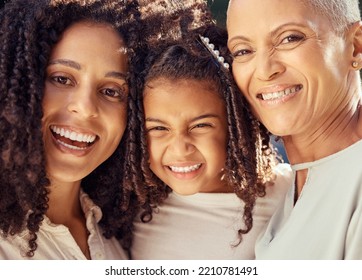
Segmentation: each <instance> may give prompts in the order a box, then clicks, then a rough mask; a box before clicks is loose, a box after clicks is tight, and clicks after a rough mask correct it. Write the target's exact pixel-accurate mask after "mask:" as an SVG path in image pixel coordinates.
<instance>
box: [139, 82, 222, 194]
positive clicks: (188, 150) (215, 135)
mask: <svg viewBox="0 0 362 280" xmlns="http://www.w3.org/2000/svg"><path fill="white" fill-rule="evenodd" d="M148 85H149V86H146V88H145V91H144V103H143V105H144V111H145V120H146V130H147V140H148V148H149V154H150V167H151V170H152V171H153V172H154V173H155V174H156V175H157V176H158V177H159V178H160V179H161V180H162V181H163V182H165V183H166V184H167V185H168V186H170V187H171V188H172V189H173V190H174V191H175V192H177V193H179V194H184V195H188V194H194V193H198V192H223V191H224V189H225V186H224V183H223V181H221V179H220V178H221V176H222V168H223V167H224V165H225V160H226V145H227V120H226V110H225V105H224V102H223V100H222V99H221V98H220V97H219V96H218V95H217V93H216V92H215V91H214V90H212V89H210V85H209V83H207V82H200V81H195V80H178V81H173V80H167V79H156V80H153V81H151V82H150V83H149V84H148Z"/></svg>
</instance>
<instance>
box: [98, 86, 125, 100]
mask: <svg viewBox="0 0 362 280" xmlns="http://www.w3.org/2000/svg"><path fill="white" fill-rule="evenodd" d="M101 93H102V94H103V95H104V96H105V97H107V98H111V99H117V100H120V101H124V100H126V97H127V91H126V90H125V89H124V88H104V89H102V90H101Z"/></svg>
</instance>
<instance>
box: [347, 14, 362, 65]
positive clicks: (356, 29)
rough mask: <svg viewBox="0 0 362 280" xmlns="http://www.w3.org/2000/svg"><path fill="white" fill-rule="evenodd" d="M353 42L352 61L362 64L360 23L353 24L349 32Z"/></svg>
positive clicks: (361, 23)
mask: <svg viewBox="0 0 362 280" xmlns="http://www.w3.org/2000/svg"><path fill="white" fill-rule="evenodd" d="M350 32H351V33H350V34H351V36H352V37H351V38H352V42H353V59H354V60H356V61H358V62H359V63H361V62H362V21H358V22H356V23H354V24H353V25H352V27H351V30H350Z"/></svg>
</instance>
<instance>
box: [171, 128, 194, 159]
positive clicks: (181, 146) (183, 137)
mask: <svg viewBox="0 0 362 280" xmlns="http://www.w3.org/2000/svg"><path fill="white" fill-rule="evenodd" d="M168 149H169V151H171V152H172V153H173V154H174V155H178V156H180V157H184V156H187V155H189V154H191V153H192V152H193V151H195V146H194V145H193V143H192V139H191V137H190V136H189V135H187V134H186V133H183V134H177V135H174V136H173V137H172V139H171V141H170V143H169V148H168Z"/></svg>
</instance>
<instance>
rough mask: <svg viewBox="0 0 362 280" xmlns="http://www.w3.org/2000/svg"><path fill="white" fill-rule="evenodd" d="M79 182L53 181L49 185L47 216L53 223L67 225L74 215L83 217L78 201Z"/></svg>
mask: <svg viewBox="0 0 362 280" xmlns="http://www.w3.org/2000/svg"><path fill="white" fill-rule="evenodd" d="M79 191H80V182H75V183H64V182H54V181H52V184H51V186H50V193H49V196H48V198H49V203H48V205H49V208H48V210H47V213H46V215H47V217H48V218H49V219H50V220H51V221H52V222H53V223H55V224H64V225H67V224H68V222H69V221H71V220H72V219H73V218H74V217H83V213H82V209H81V206H80V201H79Z"/></svg>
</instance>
